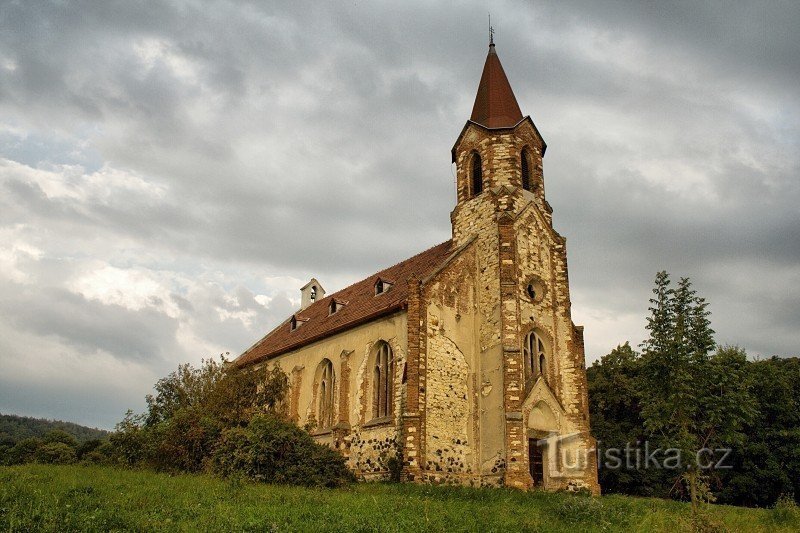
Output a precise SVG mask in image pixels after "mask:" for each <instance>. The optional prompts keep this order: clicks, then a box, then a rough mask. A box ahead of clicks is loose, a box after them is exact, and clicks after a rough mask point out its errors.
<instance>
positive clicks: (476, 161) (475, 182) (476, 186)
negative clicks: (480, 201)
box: [472, 152, 483, 197]
mask: <svg viewBox="0 0 800 533" xmlns="http://www.w3.org/2000/svg"><path fill="white" fill-rule="evenodd" d="M481 192H483V166H482V163H481V156H480V154H478V152H472V196H473V197H474V196H478V195H479V194H480V193H481Z"/></svg>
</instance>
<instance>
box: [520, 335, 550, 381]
mask: <svg viewBox="0 0 800 533" xmlns="http://www.w3.org/2000/svg"><path fill="white" fill-rule="evenodd" d="M523 351H524V355H525V381H526V382H527V381H530V380H532V379H536V378H537V377H538V376H539V375H541V376H542V377H543V378H544V379H545V380H546V379H547V348H546V345H545V342H544V340H542V337H541V336H539V334H538V333H536V331H531V332H530V333H528V335H527V336H526V337H525V347H524V349H523Z"/></svg>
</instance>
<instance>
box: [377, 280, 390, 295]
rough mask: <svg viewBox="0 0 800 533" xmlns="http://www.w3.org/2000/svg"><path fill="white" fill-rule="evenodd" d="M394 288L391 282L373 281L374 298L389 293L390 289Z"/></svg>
mask: <svg viewBox="0 0 800 533" xmlns="http://www.w3.org/2000/svg"><path fill="white" fill-rule="evenodd" d="M393 286H394V282H393V281H389V280H388V279H383V278H378V279H376V280H375V296H378V295H379V294H383V293H385V292H389V291H390V290H391V288H392V287H393Z"/></svg>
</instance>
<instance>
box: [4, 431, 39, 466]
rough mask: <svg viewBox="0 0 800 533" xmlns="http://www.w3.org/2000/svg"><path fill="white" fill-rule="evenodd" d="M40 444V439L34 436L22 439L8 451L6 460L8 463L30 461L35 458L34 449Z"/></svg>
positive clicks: (14, 463)
mask: <svg viewBox="0 0 800 533" xmlns="http://www.w3.org/2000/svg"><path fill="white" fill-rule="evenodd" d="M41 445H42V441H41V440H39V439H37V438H36V437H31V438H29V439H22V440H21V441H19V442H18V443H17V444H16V445H14V447H13V448H11V449H10V450H9V451H8V455H7V459H6V460H7V462H8V464H10V465H19V464H22V463H32V462H33V461H34V460H35V459H36V451H37V450H38V449H39V447H40V446H41Z"/></svg>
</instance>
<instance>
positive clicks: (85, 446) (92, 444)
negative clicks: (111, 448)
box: [75, 439, 103, 460]
mask: <svg viewBox="0 0 800 533" xmlns="http://www.w3.org/2000/svg"><path fill="white" fill-rule="evenodd" d="M101 444H103V441H102V440H100V439H91V440H87V441H86V442H82V443H80V444H79V445H78V447H77V448H75V455H77V456H78V460H81V459H83V458H84V456H86V454H88V453H91V452H93V451H95V450H96V449H97V448H99V447H100V445H101Z"/></svg>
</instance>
